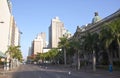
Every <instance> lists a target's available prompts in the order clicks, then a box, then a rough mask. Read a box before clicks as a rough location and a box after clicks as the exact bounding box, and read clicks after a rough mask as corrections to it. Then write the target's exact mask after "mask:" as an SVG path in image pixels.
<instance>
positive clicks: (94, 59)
mask: <svg viewBox="0 0 120 78" xmlns="http://www.w3.org/2000/svg"><path fill="white" fill-rule="evenodd" d="M93 71H96V57H95V51H93Z"/></svg>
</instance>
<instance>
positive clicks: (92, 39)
mask: <svg viewBox="0 0 120 78" xmlns="http://www.w3.org/2000/svg"><path fill="white" fill-rule="evenodd" d="M98 45H99V35H98V34H97V33H87V34H86V35H85V36H84V37H83V47H84V50H85V51H86V52H87V53H88V54H92V56H93V71H96V48H97V46H98Z"/></svg>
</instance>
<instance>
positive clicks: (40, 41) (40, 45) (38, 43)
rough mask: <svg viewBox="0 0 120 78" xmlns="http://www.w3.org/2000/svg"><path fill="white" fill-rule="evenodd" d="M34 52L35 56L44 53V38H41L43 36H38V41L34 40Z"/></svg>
mask: <svg viewBox="0 0 120 78" xmlns="http://www.w3.org/2000/svg"><path fill="white" fill-rule="evenodd" d="M32 48H33V49H32V50H33V53H32V54H34V55H36V54H37V53H42V50H43V38H42V37H41V35H38V36H37V37H36V39H34V40H33V44H32Z"/></svg>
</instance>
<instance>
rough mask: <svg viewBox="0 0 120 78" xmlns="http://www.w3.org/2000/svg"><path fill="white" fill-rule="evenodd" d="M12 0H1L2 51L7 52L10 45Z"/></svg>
mask: <svg viewBox="0 0 120 78" xmlns="http://www.w3.org/2000/svg"><path fill="white" fill-rule="evenodd" d="M10 21H11V3H10V0H0V36H1V37H0V51H1V52H3V53H5V52H6V51H7V49H8V46H9V45H10V41H11V40H10Z"/></svg>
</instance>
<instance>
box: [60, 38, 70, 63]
mask: <svg viewBox="0 0 120 78" xmlns="http://www.w3.org/2000/svg"><path fill="white" fill-rule="evenodd" d="M58 47H59V48H62V50H63V52H64V64H65V65H66V50H67V48H68V47H69V41H68V39H67V37H66V36H63V37H61V38H60V42H59V43H58Z"/></svg>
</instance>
